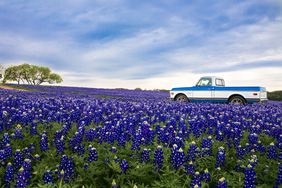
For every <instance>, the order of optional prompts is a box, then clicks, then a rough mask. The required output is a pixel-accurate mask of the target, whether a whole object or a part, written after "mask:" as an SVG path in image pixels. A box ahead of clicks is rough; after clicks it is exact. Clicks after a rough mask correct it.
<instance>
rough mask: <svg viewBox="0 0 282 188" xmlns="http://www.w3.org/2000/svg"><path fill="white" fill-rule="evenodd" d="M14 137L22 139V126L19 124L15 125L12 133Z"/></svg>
mask: <svg viewBox="0 0 282 188" xmlns="http://www.w3.org/2000/svg"><path fill="white" fill-rule="evenodd" d="M14 138H15V139H21V140H22V139H23V132H22V126H21V125H20V124H18V125H17V127H16V130H15V133H14Z"/></svg>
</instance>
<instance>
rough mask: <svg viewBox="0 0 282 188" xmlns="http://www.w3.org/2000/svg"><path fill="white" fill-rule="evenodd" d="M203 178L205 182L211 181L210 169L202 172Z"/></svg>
mask: <svg viewBox="0 0 282 188" xmlns="http://www.w3.org/2000/svg"><path fill="white" fill-rule="evenodd" d="M201 180H202V181H204V182H209V181H210V180H211V174H210V172H209V170H208V169H205V171H204V173H203V174H202V177H201Z"/></svg>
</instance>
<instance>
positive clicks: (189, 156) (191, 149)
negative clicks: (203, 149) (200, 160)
mask: <svg viewBox="0 0 282 188" xmlns="http://www.w3.org/2000/svg"><path fill="white" fill-rule="evenodd" d="M196 150H197V146H196V142H194V141H192V142H191V144H190V147H189V149H188V152H187V159H186V160H187V161H190V160H192V161H195V159H196V153H197V151H196Z"/></svg>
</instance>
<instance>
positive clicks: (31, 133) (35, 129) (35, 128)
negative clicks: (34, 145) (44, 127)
mask: <svg viewBox="0 0 282 188" xmlns="http://www.w3.org/2000/svg"><path fill="white" fill-rule="evenodd" d="M29 132H30V135H37V134H38V133H37V126H36V125H32V126H30V130H29Z"/></svg>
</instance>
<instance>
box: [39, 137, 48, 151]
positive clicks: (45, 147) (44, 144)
mask: <svg viewBox="0 0 282 188" xmlns="http://www.w3.org/2000/svg"><path fill="white" fill-rule="evenodd" d="M39 144H40V150H41V151H46V150H48V137H47V134H45V133H43V134H41V135H40V141H39Z"/></svg>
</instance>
